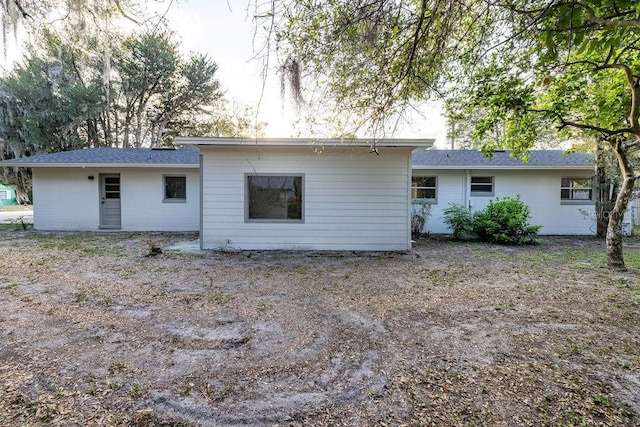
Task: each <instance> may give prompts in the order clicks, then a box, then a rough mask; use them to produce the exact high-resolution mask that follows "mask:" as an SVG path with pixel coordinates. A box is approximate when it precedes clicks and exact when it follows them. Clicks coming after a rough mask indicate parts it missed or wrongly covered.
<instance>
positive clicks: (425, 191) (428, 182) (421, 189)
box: [411, 176, 437, 201]
mask: <svg viewBox="0 0 640 427" xmlns="http://www.w3.org/2000/svg"><path fill="white" fill-rule="evenodd" d="M436 183H437V179H436V177H435V176H414V177H413V178H412V179H411V198H412V199H427V200H432V201H435V200H436V194H437V191H436V190H437V185H436Z"/></svg>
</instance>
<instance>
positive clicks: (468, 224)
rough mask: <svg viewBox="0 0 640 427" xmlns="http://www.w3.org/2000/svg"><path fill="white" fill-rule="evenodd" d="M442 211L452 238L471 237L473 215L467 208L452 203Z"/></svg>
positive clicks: (472, 232)
mask: <svg viewBox="0 0 640 427" xmlns="http://www.w3.org/2000/svg"><path fill="white" fill-rule="evenodd" d="M443 213H444V217H443V218H444V223H445V224H447V225H448V226H449V228H451V231H452V232H453V238H454V239H469V238H471V237H473V235H474V230H473V216H472V215H471V213H470V212H469V210H468V209H467V208H465V207H464V206H462V205H459V204H455V203H452V204H451V205H450V206H449V207H448V208H446V209H445V210H444V211H443Z"/></svg>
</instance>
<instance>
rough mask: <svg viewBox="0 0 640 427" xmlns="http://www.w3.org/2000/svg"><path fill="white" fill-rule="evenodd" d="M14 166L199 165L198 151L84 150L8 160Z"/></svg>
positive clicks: (147, 149)
mask: <svg viewBox="0 0 640 427" xmlns="http://www.w3.org/2000/svg"><path fill="white" fill-rule="evenodd" d="M3 163H4V164H11V165H14V164H15V165H18V166H19V165H20V164H25V165H27V164H28V165H30V166H39V165H42V166H48V165H53V166H55V165H67V164H73V165H75V164H82V165H86V164H118V165H128V164H130V165H132V166H133V165H149V166H152V165H195V166H197V165H199V163H200V161H199V153H198V150H196V149H192V148H183V149H177V150H162V149H161V150H154V149H151V148H85V149H82V150H74V151H64V152H61V153H51V154H42V155H39V156H32V157H21V158H19V159H11V160H6V161H4V162H0V166H1V165H2V164H3Z"/></svg>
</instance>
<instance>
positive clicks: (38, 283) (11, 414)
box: [0, 227, 640, 426]
mask: <svg viewBox="0 0 640 427" xmlns="http://www.w3.org/2000/svg"><path fill="white" fill-rule="evenodd" d="M0 237H2V239H1V240H0V256H2V259H7V260H11V262H10V263H7V265H6V267H5V270H4V271H3V275H2V277H0V304H2V307H3V312H2V317H0V336H1V337H2V340H0V387H1V390H2V393H0V424H2V425H32V426H45V425H52V424H57V425H134V426H135V425H138V426H141V425H174V426H196V425H203V424H205V425H206V424H212V425H240V424H245V425H265V426H267V425H411V426H441V425H454V426H467V425H546V426H557V425H562V426H581V425H589V426H592V425H594V426H618V425H621V426H635V425H638V424H640V399H639V398H638V396H640V390H639V387H640V348H639V347H638V324H640V276H639V272H638V270H639V269H640V246H634V245H633V242H631V243H632V244H631V245H630V246H629V247H627V248H625V259H626V260H627V264H628V266H629V267H630V270H629V271H628V272H625V273H621V272H616V271H611V270H609V269H608V268H606V264H605V258H604V249H603V242H601V241H598V240H596V239H589V238H587V239H579V238H543V239H541V242H540V245H537V246H527V247H507V246H497V245H489V244H485V243H475V242H466V243H453V242H450V241H448V240H446V239H424V240H421V241H420V243H419V245H418V247H416V248H415V250H414V251H412V252H411V253H406V254H402V253H351V252H349V253H344V252H328V253H317V252H240V253H236V252H233V253H225V252H220V251H217V252H216V251H212V252H203V253H196V254H180V253H175V252H170V251H169V252H166V253H165V251H163V253H162V254H158V255H157V256H155V257H146V256H145V255H146V254H147V253H148V249H149V248H148V247H147V245H145V243H144V242H141V240H140V237H141V234H138V233H96V234H93V233H37V232H33V231H31V230H27V231H20V232H18V231H16V230H9V229H6V228H2V227H0ZM193 237H194V236H192V235H179V234H162V233H160V234H154V235H153V240H154V242H158V245H159V246H160V247H161V248H165V247H166V246H168V245H170V244H172V243H174V242H176V241H179V240H181V239H182V240H189V239H192V238H193Z"/></svg>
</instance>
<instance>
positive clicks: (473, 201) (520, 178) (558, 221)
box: [413, 170, 596, 235]
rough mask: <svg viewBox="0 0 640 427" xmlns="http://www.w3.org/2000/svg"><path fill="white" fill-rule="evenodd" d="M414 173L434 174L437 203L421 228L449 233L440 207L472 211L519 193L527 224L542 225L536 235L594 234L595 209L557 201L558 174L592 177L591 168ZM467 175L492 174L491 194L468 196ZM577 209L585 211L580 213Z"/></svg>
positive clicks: (417, 174) (423, 171)
mask: <svg viewBox="0 0 640 427" xmlns="http://www.w3.org/2000/svg"><path fill="white" fill-rule="evenodd" d="M413 174H414V175H415V176H437V177H438V183H437V203H436V204H435V205H433V207H432V209H431V217H430V218H429V219H428V220H427V225H426V227H425V230H426V231H427V232H430V233H450V232H451V230H450V229H449V228H448V227H447V225H446V224H445V223H444V221H443V210H444V209H446V208H448V207H449V206H450V204H451V203H457V204H462V205H464V206H468V207H471V211H472V212H475V211H478V210H481V209H483V208H485V207H486V206H487V204H488V203H489V200H493V199H495V196H500V197H504V196H510V197H515V196H516V195H518V194H519V195H520V198H521V200H522V201H523V202H524V203H526V204H527V205H528V206H529V208H530V211H531V220H530V223H531V224H533V225H542V229H541V230H540V234H549V235H553V234H565V235H595V231H596V229H595V216H594V215H595V214H594V212H595V208H594V204H593V203H589V204H584V205H573V204H561V202H560V179H561V178H562V177H573V178H577V177H585V178H590V177H591V176H593V171H590V170H584V171H558V170H466V171H465V170H415V171H414V172H413ZM471 176H493V177H495V179H494V192H495V196H494V197H471V196H470V195H469V194H470V180H469V177H471ZM581 211H586V212H588V213H589V214H588V215H586V216H585V215H584V214H583V213H582V212H581Z"/></svg>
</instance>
